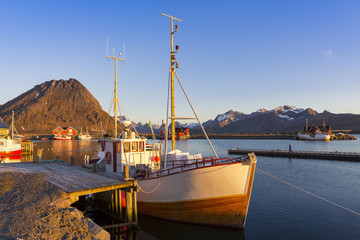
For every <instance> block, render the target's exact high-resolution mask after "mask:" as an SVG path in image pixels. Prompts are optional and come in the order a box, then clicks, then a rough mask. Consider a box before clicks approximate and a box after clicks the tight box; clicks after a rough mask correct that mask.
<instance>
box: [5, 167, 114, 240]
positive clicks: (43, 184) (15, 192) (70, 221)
mask: <svg viewBox="0 0 360 240" xmlns="http://www.w3.org/2000/svg"><path fill="white" fill-rule="evenodd" d="M64 194H65V192H63V191H62V190H61V189H59V188H58V187H56V186H54V185H53V184H51V183H49V182H47V181H46V180H44V174H23V173H1V174H0V216H1V218H0V239H5V240H8V239H110V234H109V233H108V232H106V231H105V230H103V229H102V228H100V227H99V226H98V225H96V224H95V223H94V222H93V221H91V220H90V219H88V218H86V217H84V216H83V214H82V213H81V212H80V211H79V210H77V209H76V208H73V207H70V206H61V202H60V203H59V204H54V202H59V199H61V198H62V197H63V196H64Z"/></svg>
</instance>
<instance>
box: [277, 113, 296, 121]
mask: <svg viewBox="0 0 360 240" xmlns="http://www.w3.org/2000/svg"><path fill="white" fill-rule="evenodd" d="M279 117H280V118H283V119H286V120H289V121H294V120H295V118H292V117H289V116H287V115H283V114H279Z"/></svg>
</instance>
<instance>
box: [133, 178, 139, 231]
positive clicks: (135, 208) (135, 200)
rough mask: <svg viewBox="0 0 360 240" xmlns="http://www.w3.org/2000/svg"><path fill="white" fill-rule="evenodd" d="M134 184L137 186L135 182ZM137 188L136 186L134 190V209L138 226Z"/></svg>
mask: <svg viewBox="0 0 360 240" xmlns="http://www.w3.org/2000/svg"><path fill="white" fill-rule="evenodd" d="M133 183H134V184H135V181H133ZM136 190H137V187H135V186H134V188H133V207H134V222H136V224H137V223H138V217H137V205H136V202H137V199H136V192H137V191H136Z"/></svg>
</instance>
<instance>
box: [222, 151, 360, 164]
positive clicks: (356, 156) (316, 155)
mask: <svg viewBox="0 0 360 240" xmlns="http://www.w3.org/2000/svg"><path fill="white" fill-rule="evenodd" d="M250 152H253V153H255V155H257V156H268V157H285V158H307V159H326V160H338V161H354V162H358V161H360V153H356V152H320V151H288V150H265V149H239V148H237V149H229V150H228V153H229V154H239V155H243V154H247V153H250Z"/></svg>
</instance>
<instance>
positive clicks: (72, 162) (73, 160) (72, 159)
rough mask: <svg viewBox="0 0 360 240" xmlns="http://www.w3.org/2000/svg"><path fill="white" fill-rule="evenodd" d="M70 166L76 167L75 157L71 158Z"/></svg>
mask: <svg viewBox="0 0 360 240" xmlns="http://www.w3.org/2000/svg"><path fill="white" fill-rule="evenodd" d="M70 164H71V166H74V165H75V158H74V156H70Z"/></svg>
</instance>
